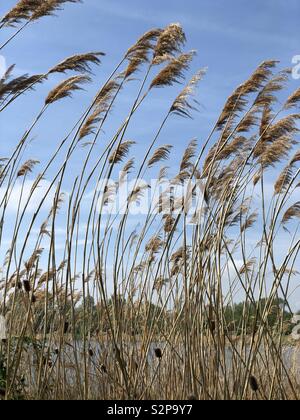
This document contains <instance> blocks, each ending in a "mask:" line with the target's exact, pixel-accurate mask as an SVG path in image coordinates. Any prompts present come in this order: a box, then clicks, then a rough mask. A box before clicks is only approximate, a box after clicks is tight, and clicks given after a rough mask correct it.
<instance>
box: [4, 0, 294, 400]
mask: <svg viewBox="0 0 300 420" xmlns="http://www.w3.org/2000/svg"><path fill="white" fill-rule="evenodd" d="M73 2H74V3H75V2H76V1H73ZM63 3H65V1H57V0H55V1H52V0H51V1H50V0H49V1H47V2H46V1H42V2H41V1H37V0H35V1H32V0H21V1H20V2H19V3H18V4H17V5H16V7H15V8H13V9H12V10H11V11H10V12H9V13H8V14H7V15H6V16H5V17H3V19H2V21H1V23H0V30H1V31H2V32H3V33H5V27H6V26H16V33H15V34H14V35H13V36H12V37H10V38H9V39H8V40H7V41H6V42H5V43H4V44H3V45H2V46H1V47H0V50H2V49H3V48H4V47H5V46H6V45H7V44H8V43H9V42H12V41H13V39H14V38H15V37H16V36H17V35H19V34H20V33H21V32H22V31H23V30H25V27H26V26H27V25H29V24H30V23H31V22H32V21H35V20H36V19H38V18H41V17H43V16H46V15H51V14H53V12H55V11H56V10H58V9H59V8H60V6H62V4H63ZM184 45H185V34H184V31H183V29H182V28H181V26H180V25H178V24H172V25H170V26H168V27H167V28H164V29H153V30H150V31H149V32H147V33H146V34H145V35H143V36H142V37H141V38H140V39H139V40H138V41H137V43H136V44H135V45H133V46H132V47H131V48H130V49H129V50H128V51H127V52H126V53H125V54H124V57H123V58H122V59H121V61H120V63H119V64H118V65H117V66H116V68H115V70H114V72H113V73H112V74H111V75H110V77H109V78H108V79H107V81H106V82H105V84H104V85H103V86H102V88H101V89H100V90H99V91H98V92H97V93H96V94H95V97H94V99H93V101H92V103H91V104H90V105H89V107H88V108H87V109H86V110H85V111H84V112H83V113H82V116H81V118H80V119H79V120H78V121H77V122H75V123H74V127H73V128H72V129H71V130H70V131H69V133H68V134H67V135H66V136H65V137H64V138H63V140H62V141H61V143H60V144H59V145H58V146H57V148H56V149H55V150H53V151H52V156H51V157H50V158H49V161H47V162H41V163H39V162H37V161H36V160H35V159H33V158H31V159H29V160H26V161H25V162H24V156H25V155H26V153H25V152H26V148H27V146H28V144H29V143H30V141H31V135H32V133H33V131H34V130H35V129H36V128H38V126H39V123H40V122H42V121H43V120H44V119H46V120H47V118H49V123H51V119H50V116H48V115H49V114H48V111H49V110H50V107H54V106H56V104H57V103H58V102H59V101H62V100H64V99H65V98H67V97H71V96H72V95H73V94H74V93H75V92H76V91H77V90H79V89H82V86H83V83H87V82H89V81H90V80H91V69H92V66H94V65H100V57H103V53H99V52H89V53H87V54H81V55H75V56H72V57H69V58H67V59H66V60H64V61H63V62H61V63H59V64H58V65H55V66H54V67H52V68H51V69H50V70H49V71H46V72H45V74H41V75H34V76H28V75H25V76H22V77H18V78H14V77H13V68H10V69H8V71H7V73H6V75H5V76H4V77H3V79H2V80H1V81H0V112H1V113H5V112H6V111H7V109H8V107H9V109H10V108H11V107H13V106H14V103H15V101H17V100H20V99H19V98H20V96H21V95H22V94H23V93H25V92H28V91H29V90H32V89H34V88H37V86H38V84H40V83H43V82H44V81H45V80H46V79H49V80H51V75H53V74H56V75H57V76H59V75H60V74H61V73H67V72H76V73H79V74H76V75H72V76H70V77H68V78H67V79H66V80H63V81H62V82H60V83H59V84H58V85H57V86H56V87H54V88H53V89H52V90H51V92H50V93H49V95H48V96H47V98H46V99H45V103H44V105H43V107H42V109H41V110H40V112H39V113H38V115H37V116H36V118H35V119H34V121H33V122H32V123H31V125H30V126H29V128H28V129H27V131H26V133H25V134H24V135H23V137H22V138H21V139H20V141H19V142H18V144H17V145H16V146H15V149H14V150H13V151H12V153H11V155H10V156H9V158H7V159H4V158H3V159H1V175H0V186H1V191H2V193H1V196H0V199H1V207H0V209H1V213H0V217H1V223H0V229H1V230H0V240H1V249H3V246H4V245H3V244H4V232H5V231H6V229H7V225H9V229H10V230H12V235H11V244H10V246H9V249H8V250H7V253H6V258H5V261H4V263H3V266H2V278H1V280H0V288H1V292H2V301H1V308H0V310H1V312H0V313H1V318H0V331H1V334H3V331H4V325H3V324H4V320H5V323H6V333H5V337H4V336H1V338H2V343H1V347H0V356H1V359H0V391H1V397H2V398H3V399H21V398H22V399H187V398H190V399H244V400H245V399H298V398H299V397H300V392H299V375H298V369H299V366H298V362H299V361H298V362H297V360H296V353H295V360H294V361H293V360H292V362H288V363H287V361H286V356H285V353H286V351H287V350H286V348H285V340H284V338H283V337H284V335H285V334H286V333H287V330H288V328H289V325H287V319H286V312H287V311H290V307H289V300H290V296H291V293H292V292H293V290H294V289H295V285H294V280H293V278H294V276H295V273H296V272H297V267H299V258H298V253H299V245H300V241H299V217H300V204H299V202H296V203H295V199H294V197H295V191H297V188H298V187H299V160H300V158H299V151H296V149H295V145H296V139H297V134H298V125H299V124H298V120H299V114H298V113H297V108H299V104H300V95H299V90H298V91H297V92H295V93H294V94H291V95H289V96H288V95H286V96H287V97H288V99H286V101H285V102H284V103H283V104H282V102H279V101H278V99H277V98H278V93H279V92H280V93H281V95H283V94H285V92H286V90H287V88H286V85H287V83H288V80H289V76H290V72H289V71H278V70H277V66H278V63H277V62H276V61H266V62H264V63H262V64H261V65H260V66H259V67H258V68H257V69H256V70H255V71H254V73H253V74H252V75H251V76H250V77H249V79H248V80H246V81H245V82H244V83H243V84H242V85H240V86H239V87H238V88H237V89H236V90H235V92H233V94H232V95H231V96H230V97H229V98H228V100H227V101H226V103H225V106H224V109H223V111H222V113H221V115H220V117H219V118H218V119H217V121H216V122H215V125H214V126H213V128H212V130H211V133H210V135H209V136H208V138H207V139H206V140H204V141H203V140H202V141H201V146H199V145H198V143H197V142H196V141H195V140H193V141H192V142H191V143H190V144H188V145H187V148H186V151H185V153H184V154H183V156H182V159H181V165H180V168H179V171H178V173H177V174H176V175H175V176H174V177H173V178H172V180H171V183H172V185H173V186H176V185H177V186H178V185H180V183H182V182H183V181H193V184H191V185H192V187H191V188H190V191H189V193H188V196H189V197H193V196H194V194H195V192H196V188H198V187H200V190H201V192H202V194H203V197H204V199H203V201H202V202H201V203H200V206H198V208H197V209H196V210H195V212H194V214H193V215H192V220H193V225H190V224H189V223H190V221H191V220H190V219H191V217H190V215H189V214H188V212H187V206H186V202H187V201H188V200H187V198H188V197H187V196H180V195H178V194H177V195H174V194H173V192H172V190H170V189H169V190H168V189H167V190H164V187H163V180H164V179H165V177H166V175H167V168H166V167H160V164H161V163H162V162H164V163H165V161H168V160H169V159H170V157H171V156H172V146H174V145H164V146H159V145H158V141H159V139H160V136H161V134H162V132H163V129H164V128H165V126H166V125H167V123H169V122H170V117H171V116H173V115H177V116H179V117H182V116H184V117H190V116H191V115H192V113H193V111H195V109H196V107H197V103H196V102H195V101H194V99H193V96H194V94H195V88H196V87H197V85H198V83H199V82H200V81H201V80H202V78H203V76H204V74H205V70H203V69H202V70H200V71H199V72H197V73H196V75H195V76H194V77H193V78H192V79H191V81H190V82H188V83H187V85H186V87H184V89H183V90H182V91H181V92H180V93H179V94H177V97H176V99H175V100H174V101H173V102H172V100H170V104H169V105H168V108H167V109H168V111H167V113H166V115H164V116H162V122H158V128H157V132H156V134H155V135H154V137H153V139H151V140H150V142H149V144H144V145H143V147H144V156H143V159H142V161H141V162H139V163H138V164H137V166H136V165H135V159H134V157H133V156H131V149H132V147H133V146H134V143H135V142H134V141H132V140H131V139H128V137H127V132H128V131H129V127H130V126H131V123H132V122H133V120H134V118H135V116H136V115H137V114H138V111H139V110H140V109H141V108H142V106H143V104H144V102H145V101H146V100H151V94H152V92H153V90H154V88H158V87H160V88H164V87H167V86H172V85H174V84H175V83H177V82H180V81H183V80H185V78H186V72H187V70H188V69H189V67H190V65H191V62H192V60H193V57H194V54H195V53H194V52H193V51H192V52H188V53H185V52H183V49H184ZM138 71H139V77H140V76H141V74H143V76H142V78H141V81H140V82H139V89H138V93H137V95H136V96H135V97H133V98H132V103H131V106H130V108H129V109H128V115H127V117H126V118H125V119H124V121H123V122H122V123H121V124H120V125H119V126H117V127H114V124H115V121H116V120H115V119H114V118H113V113H112V111H113V106H114V104H115V103H117V101H118V99H119V97H120V96H121V95H122V91H123V89H126V88H127V86H128V84H129V83H131V82H132V79H133V78H134V77H135V75H136V74H137V72H138ZM201 83H202V82H201ZM166 102H167V99H166ZM135 124H138V122H136V120H135ZM107 127H109V132H111V130H112V131H113V133H114V134H112V135H111V138H110V139H109V140H108V141H107V143H106V144H105V142H104V140H105V139H104V136H103V130H104V129H106V128H107ZM83 139H84V141H86V143H83ZM99 144H100V145H101V147H98V146H99ZM83 146H84V147H83ZM78 151H80V154H81V163H80V170H79V171H77V168H76V171H77V172H76V171H74V170H73V169H72V158H73V156H74V154H76V153H77V152H78ZM122 162H123V163H122ZM121 164H122V166H123V167H122V177H123V178H122V177H121V178H120V183H119V185H118V186H117V188H120V185H121V183H122V179H124V178H125V176H126V175H129V176H131V177H132V178H136V179H139V178H144V179H149V177H150V175H149V174H150V172H149V171H150V169H151V171H153V170H155V169H156V170H157V177H156V178H157V188H158V189H159V188H160V191H161V193H160V197H159V200H158V202H153V203H151V207H152V208H156V209H158V210H159V211H158V212H156V213H155V214H153V213H152V212H151V211H150V210H149V212H148V214H145V215H144V220H143V224H142V225H140V227H139V228H138V229H136V230H134V231H132V229H131V228H130V223H129V222H130V217H131V216H130V210H131V206H132V204H134V203H135V202H136V201H137V200H142V199H143V196H144V195H145V194H146V191H147V189H148V186H147V185H141V184H139V183H138V182H136V183H134V185H133V187H132V189H131V191H129V193H128V197H127V201H126V203H125V208H123V209H122V210H123V211H122V213H120V214H117V215H113V214H111V215H110V216H108V217H104V215H103V212H104V210H105V208H107V206H108V205H109V203H110V201H111V200H112V197H113V193H114V191H113V189H112V187H111V185H110V184H109V183H108V182H106V183H104V184H103V181H102V180H103V179H110V178H111V177H112V176H113V175H114V174H116V172H118V171H119V170H120V169H121V166H120V165H121ZM37 167H38V168H39V174H38V175H37V176H36V175H35V177H36V178H35V180H34V182H33V184H32V187H31V189H30V192H29V194H28V195H27V196H26V198H25V199H24V194H25V187H26V182H27V181H28V179H30V177H31V178H32V177H33V176H34V174H35V172H36V168H37ZM53 168H55V169H53ZM70 169H71V173H72V177H71V179H70V175H68V174H70V172H69V171H70ZM55 171H56V172H55ZM75 172H76V173H75ZM49 174H51V177H50V178H49V176H50V175H49ZM66 178H68V182H69V183H70V181H71V182H73V184H72V185H71V187H70V185H69V186H68V187H69V188H68V189H69V191H70V193H69V194H68V195H67V196H66V195H65V194H64V187H65V182H66ZM44 179H48V180H49V183H48V184H47V188H46V190H45V192H44V194H43V195H42V196H41V195H39V199H38V201H37V204H36V207H35V209H34V212H32V213H30V217H28V208H29V206H30V203H31V200H32V197H33V196H34V194H36V193H37V192H38V191H39V188H40V186H41V185H42V183H43V180H44ZM266 179H268V182H266ZM270 179H272V183H273V185H274V191H273V192H272V194H271V198H269V195H270V194H269V192H268V191H267V186H268V185H270V181H269V180H270ZM17 185H19V186H20V188H18V194H19V196H18V200H19V203H20V205H19V207H18V210H17V212H16V214H15V218H14V220H12V218H11V217H8V208H9V204H10V200H12V199H13V198H12V197H14V194H13V193H14V191H15V188H16V186H17ZM100 185H101V187H102V189H103V191H104V194H103V195H101V194H100V192H99V191H100V190H99V187H100ZM89 191H92V197H91V200H90V206H89V209H88V212H87V213H86V212H84V211H83V206H84V198H85V196H86V194H87V192H89ZM257 194H258V195H259V200H258V204H257ZM268 194H269V195H268ZM49 200H51V204H52V208H51V210H50V211H48V215H47V217H45V218H44V214H45V213H44V205H45V202H46V201H49ZM166 203H167V204H168V208H169V212H167V213H163V212H162V211H161V210H162V208H163V206H164V205H166ZM257 207H259V208H257ZM41 218H44V219H43V220H41ZM58 225H59V226H60V227H61V226H64V243H65V246H64V250H63V253H62V252H61V251H60V250H58V249H57V247H56V243H57V230H58ZM288 229H289V230H288ZM23 232H26V233H25V234H24V233H23ZM82 235H83V236H84V237H85V240H84V243H83V247H82V246H81V245H80V240H79V238H80V236H82ZM254 237H255V238H256V239H255V243H253V238H254ZM283 238H284V240H285V242H284V243H285V245H284V246H285V249H284V256H282V252H280V253H278V250H279V249H282V241H283ZM110 266H111V267H112V268H110ZM237 296H239V297H240V296H243V299H244V301H245V303H244V305H243V313H242V317H241V318H240V322H239V323H237V322H236V317H235V310H236V306H235V303H236V299H237ZM279 297H280V298H281V299H282V300H283V302H284V305H283V306H281V305H278V304H277V303H276V302H278V298H279ZM262 299H264V300H262ZM262 302H263V304H262ZM253 308H254V311H253ZM290 312H291V311H290ZM274 313H275V314H276V322H275V323H272V324H271V323H270V316H271V315H274ZM249 325H250V327H249ZM4 338H5V339H4Z"/></svg>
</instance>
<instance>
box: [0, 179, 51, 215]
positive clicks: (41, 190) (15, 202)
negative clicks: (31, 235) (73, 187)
mask: <svg viewBox="0 0 300 420" xmlns="http://www.w3.org/2000/svg"><path fill="white" fill-rule="evenodd" d="M33 185H34V181H32V180H27V181H25V182H24V185H23V186H22V181H20V180H18V181H17V182H16V184H15V185H14V187H13V188H12V189H11V190H10V192H9V198H8V203H7V211H8V212H9V213H12V214H16V213H17V211H18V208H19V207H20V210H21V211H22V210H24V209H25V206H26V213H33V212H34V211H36V210H37V208H38V206H39V205H40V203H41V201H42V200H43V199H44V203H43V206H42V208H43V209H44V210H46V209H47V210H48V209H50V208H51V206H52V203H53V198H54V188H52V189H51V190H50V192H49V193H48V194H47V192H48V189H49V187H50V182H49V181H45V180H44V181H41V182H40V184H39V186H38V187H37V188H35V190H34V192H33V193H32V192H31V191H32V187H33ZM5 196H6V188H4V187H2V188H0V201H1V202H2V200H3V199H4V198H5ZM28 200H29V202H28V204H27V201H28Z"/></svg>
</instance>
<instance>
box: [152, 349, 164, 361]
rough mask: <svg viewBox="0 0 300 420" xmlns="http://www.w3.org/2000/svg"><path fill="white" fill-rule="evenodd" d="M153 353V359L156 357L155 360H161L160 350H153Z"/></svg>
mask: <svg viewBox="0 0 300 420" xmlns="http://www.w3.org/2000/svg"><path fill="white" fill-rule="evenodd" d="M154 353H155V357H156V358H157V359H162V357H163V354H162V351H161V349H160V348H157V349H155V350H154Z"/></svg>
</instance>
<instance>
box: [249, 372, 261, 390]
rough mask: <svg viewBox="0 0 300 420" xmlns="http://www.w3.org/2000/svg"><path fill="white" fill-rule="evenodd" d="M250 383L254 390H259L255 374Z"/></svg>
mask: <svg viewBox="0 0 300 420" xmlns="http://www.w3.org/2000/svg"><path fill="white" fill-rule="evenodd" d="M249 385H250V388H251V389H252V391H253V392H257V391H258V390H259V385H258V382H257V379H256V378H255V377H254V376H250V379H249Z"/></svg>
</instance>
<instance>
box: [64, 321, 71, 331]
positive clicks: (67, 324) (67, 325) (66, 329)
mask: <svg viewBox="0 0 300 420" xmlns="http://www.w3.org/2000/svg"><path fill="white" fill-rule="evenodd" d="M69 327H70V324H69V323H68V322H67V321H66V322H65V323H64V334H67V333H68V332H69Z"/></svg>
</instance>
